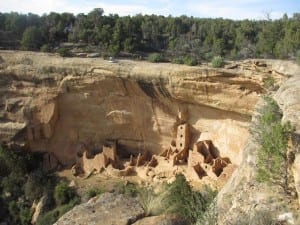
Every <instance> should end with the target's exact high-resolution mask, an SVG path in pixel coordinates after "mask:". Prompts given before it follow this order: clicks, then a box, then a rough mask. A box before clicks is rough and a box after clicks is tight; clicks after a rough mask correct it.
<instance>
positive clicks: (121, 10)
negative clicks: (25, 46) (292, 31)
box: [0, 0, 300, 20]
mask: <svg viewBox="0 0 300 225" xmlns="http://www.w3.org/2000/svg"><path fill="white" fill-rule="evenodd" d="M94 8H103V10H104V13H105V14H110V13H112V14H119V15H120V16H125V15H136V14H139V13H141V14H143V15H145V14H156V15H164V16H168V15H172V16H181V15H187V16H194V17H201V18H208V17H209V18H219V17H223V18H229V19H255V20H258V19H266V18H267V15H269V17H270V18H271V19H277V18H280V17H282V16H283V14H284V13H287V15H288V16H292V15H293V13H297V12H298V13H300V0H127V1H121V0H0V12H12V11H13V12H19V13H25V14H26V13H29V12H31V13H35V14H39V15H42V14H44V13H49V12H60V13H61V12H71V13H74V14H75V15H77V14H78V13H85V14H86V13H88V12H90V11H92V10H93V9H94Z"/></svg>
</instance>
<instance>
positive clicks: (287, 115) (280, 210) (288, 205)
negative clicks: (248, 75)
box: [217, 62, 300, 225]
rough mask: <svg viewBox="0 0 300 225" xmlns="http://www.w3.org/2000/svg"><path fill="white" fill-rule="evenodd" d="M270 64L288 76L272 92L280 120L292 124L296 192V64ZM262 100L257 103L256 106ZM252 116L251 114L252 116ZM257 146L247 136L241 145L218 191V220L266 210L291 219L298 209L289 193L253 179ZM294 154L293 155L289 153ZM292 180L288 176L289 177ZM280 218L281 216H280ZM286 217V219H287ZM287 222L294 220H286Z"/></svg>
mask: <svg viewBox="0 0 300 225" xmlns="http://www.w3.org/2000/svg"><path fill="white" fill-rule="evenodd" d="M273 67H274V68H276V69H277V71H278V72H280V73H282V74H285V75H286V77H289V78H288V79H286V80H285V81H283V83H282V84H281V85H280V88H279V89H278V90H277V91H276V93H275V94H274V99H275V100H276V101H277V103H278V105H279V106H280V108H281V109H282V112H283V118H282V121H283V122H287V121H290V122H291V124H292V125H293V126H294V127H295V129H296V130H295V134H294V137H293V143H291V145H290V147H291V148H292V149H291V150H292V151H293V154H296V156H295V159H294V162H293V161H291V162H290V163H292V165H291V168H292V171H293V175H294V181H295V185H293V184H292V183H291V184H290V186H291V187H293V186H295V187H296V190H297V191H298V196H299V194H300V192H299V156H298V154H299V153H297V152H299V149H298V146H299V134H300V132H299V127H300V120H299V118H300V116H299V109H300V108H299V106H300V98H299V96H298V95H299V84H300V83H299V82H300V67H299V66H297V65H295V64H293V63H290V62H278V63H276V62H273ZM260 104H262V102H260V103H258V105H257V108H259V105H260ZM253 119H255V117H253ZM258 149H259V146H258V144H257V143H256V141H255V139H254V138H253V137H252V136H250V137H249V139H248V141H247V144H246V146H245V148H244V149H243V156H242V162H241V164H240V166H239V167H238V168H237V169H236V170H235V172H234V173H233V175H232V176H231V178H230V179H229V181H228V182H227V184H226V185H225V186H224V187H223V189H222V190H221V191H220V192H219V194H218V204H217V211H218V216H219V218H218V219H219V222H218V224H221V225H222V224H224V225H227V224H236V222H237V221H239V220H240V219H241V218H244V217H248V218H251V217H252V216H253V215H254V214H255V213H257V212H263V211H266V210H267V211H270V212H272V216H273V217H274V218H275V219H276V218H278V220H279V219H280V218H281V217H282V216H281V215H285V214H289V215H291V216H292V219H289V220H290V221H295V218H297V215H298V214H299V212H297V208H298V209H299V206H295V204H293V201H294V200H295V198H294V197H293V196H288V195H286V193H284V192H283V190H282V188H280V187H279V186H278V185H272V186H270V185H267V184H263V183H258V182H257V181H256V177H255V174H256V169H257V161H256V156H257V151H258ZM292 158H294V157H292ZM291 180H292V179H291ZM280 220H281V219H280ZM287 221H288V220H286V222H287ZM288 224H297V223H296V222H289V223H288Z"/></svg>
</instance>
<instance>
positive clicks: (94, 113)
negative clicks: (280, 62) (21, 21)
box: [0, 51, 270, 166]
mask: <svg viewBox="0 0 300 225" xmlns="http://www.w3.org/2000/svg"><path fill="white" fill-rule="evenodd" d="M1 57H2V59H3V62H2V64H1V76H0V80H1V89H0V92H1V99H0V101H1V102H0V115H1V120H0V130H1V133H0V134H1V137H0V138H1V140H4V141H7V142H9V141H11V140H13V142H14V143H19V144H28V146H29V148H30V149H31V150H33V151H45V152H50V153H53V154H54V155H55V157H56V158H57V159H58V160H59V161H60V163H61V164H63V165H67V166H70V165H72V164H73V163H74V162H75V159H76V154H77V153H78V152H82V151H83V150H84V149H88V150H89V151H92V152H93V151H96V152H97V151H99V149H100V148H101V147H102V145H103V143H104V142H105V140H117V141H118V145H119V146H120V151H129V152H131V153H135V154H137V153H139V152H145V151H146V150H148V151H150V152H151V153H160V152H162V151H163V150H164V149H165V148H167V147H168V146H169V145H170V143H171V141H172V139H174V138H175V136H176V127H177V125H178V124H179V123H180V122H182V120H186V121H185V122H188V123H189V124H190V125H191V126H192V131H193V135H192V139H193V140H194V141H196V140H197V139H199V138H200V139H203V140H204V139H209V140H212V141H213V142H214V144H215V146H216V147H217V148H218V150H219V151H220V152H221V154H222V156H224V157H229V158H230V159H231V161H232V162H233V163H235V164H239V163H240V160H241V158H240V154H239V152H240V149H242V148H243V146H244V144H245V142H246V139H247V137H248V131H247V127H248V123H249V121H250V118H251V114H252V112H253V107H254V105H255V104H256V102H257V100H258V96H259V94H260V93H262V92H263V88H262V86H261V85H262V79H263V76H266V75H267V73H268V72H270V71H266V72H265V73H259V72H257V70H256V69H255V68H254V69H253V70H247V72H244V70H243V69H242V68H237V69H227V70H226V69H223V70H216V69H211V68H208V67H205V66H203V67H188V66H179V65H172V64H152V63H146V62H132V61H126V60H122V61H119V62H118V63H109V62H106V61H104V60H101V59H80V58H74V59H63V58H60V57H57V56H54V55H46V54H40V53H28V52H26V53H25V52H9V51H3V52H1ZM178 112H179V113H181V114H182V115H184V117H185V118H181V119H180V118H179V117H178ZM212 121H213V123H212ZM200 134H202V136H201V135H200ZM190 147H191V148H192V146H190Z"/></svg>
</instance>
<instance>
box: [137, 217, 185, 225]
mask: <svg viewBox="0 0 300 225" xmlns="http://www.w3.org/2000/svg"><path fill="white" fill-rule="evenodd" d="M186 224H187V223H186V222H185V221H184V220H182V219H180V218H179V217H178V216H174V215H160V216H149V217H145V218H143V219H140V220H138V221H137V222H135V223H134V224H133V225H186Z"/></svg>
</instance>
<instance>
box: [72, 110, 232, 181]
mask: <svg viewBox="0 0 300 225" xmlns="http://www.w3.org/2000/svg"><path fill="white" fill-rule="evenodd" d="M181 115H182V113H181V112H179V115H178V119H179V120H180V118H181ZM191 136H192V133H191V131H190V125H189V124H188V123H186V122H182V123H181V124H179V125H178V126H177V129H176V139H175V140H172V141H171V143H170V145H169V147H168V148H167V149H165V150H163V151H162V152H161V153H160V154H151V153H150V152H148V151H146V152H144V153H138V154H137V155H133V154H130V157H129V158H128V157H127V158H126V157H125V158H124V157H120V155H118V149H117V148H118V140H114V141H106V143H105V144H104V145H103V146H102V149H100V150H99V151H98V152H96V153H94V154H93V153H91V152H92V151H91V150H90V149H88V148H86V147H83V148H82V149H81V152H78V153H77V159H76V164H75V165H74V166H73V167H72V174H73V175H74V176H83V177H86V176H89V175H90V174H92V173H102V172H105V173H107V174H113V175H114V176H120V177H124V176H125V177H126V176H133V175H135V176H139V177H140V178H143V179H144V180H146V181H153V180H154V181H155V179H154V177H160V178H166V179H170V178H172V177H174V175H176V174H179V173H183V174H184V175H185V176H186V177H187V179H188V180H192V181H199V180H205V181H206V182H209V183H212V182H214V183H215V184H218V183H223V182H225V181H226V180H227V179H228V178H229V177H230V176H231V174H232V172H233V171H234V168H235V166H234V165H233V164H232V163H231V161H230V159H229V158H228V157H222V156H221V155H220V152H219V150H218V149H217V148H216V147H215V146H214V144H213V142H212V141H211V140H196V141H195V142H193V141H192V137H191ZM200 137H201V135H200ZM191 146H192V149H191ZM162 180H164V179H162ZM162 180H161V181H162ZM156 181H159V179H156Z"/></svg>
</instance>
